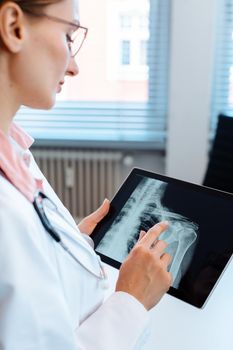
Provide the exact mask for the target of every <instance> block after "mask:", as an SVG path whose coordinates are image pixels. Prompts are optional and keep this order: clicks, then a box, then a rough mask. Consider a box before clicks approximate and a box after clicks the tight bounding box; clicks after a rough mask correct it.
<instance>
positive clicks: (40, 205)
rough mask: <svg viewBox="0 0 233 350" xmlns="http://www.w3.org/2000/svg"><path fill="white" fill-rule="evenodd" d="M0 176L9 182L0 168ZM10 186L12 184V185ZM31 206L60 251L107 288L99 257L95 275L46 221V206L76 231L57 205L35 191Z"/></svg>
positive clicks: (41, 193) (48, 221)
mask: <svg viewBox="0 0 233 350" xmlns="http://www.w3.org/2000/svg"><path fill="white" fill-rule="evenodd" d="M0 175H2V176H3V177H4V178H6V179H7V180H8V181H9V179H8V177H7V176H6V174H5V173H4V171H3V170H2V169H1V168H0ZM10 182H11V181H10ZM11 183H12V182H11ZM12 185H14V184H13V183H12ZM32 204H33V206H34V208H35V210H36V212H37V214H38V216H39V218H40V221H41V223H42V225H43V227H44V228H45V230H46V232H47V233H48V234H49V235H50V236H51V237H52V238H53V240H54V241H55V242H57V243H58V244H59V245H60V246H61V247H62V249H64V250H65V251H66V252H67V253H68V254H69V256H70V257H71V258H72V259H73V260H74V261H75V262H76V263H78V264H79V265H81V266H82V267H83V268H84V269H85V270H87V271H88V272H89V273H90V274H91V275H93V276H95V277H96V278H98V279H99V280H102V281H104V282H105V283H104V284H103V288H108V283H107V280H108V278H107V275H106V272H105V270H104V267H103V265H102V262H101V260H100V257H99V256H97V255H96V258H97V259H98V264H99V267H100V274H97V273H95V272H94V271H92V270H91V269H89V268H88V267H87V266H85V264H83V263H82V261H80V260H79V259H77V257H76V256H75V255H74V254H73V253H72V251H71V250H70V249H69V247H68V246H67V245H66V244H65V243H64V242H63V240H62V239H61V236H60V234H59V233H58V232H57V230H56V228H54V227H53V225H52V224H51V221H50V220H49V219H48V216H47V215H46V206H47V209H49V210H50V211H53V213H56V214H57V215H58V216H59V217H60V218H61V219H62V220H63V221H65V222H66V224H68V225H69V226H70V227H71V228H72V229H73V230H77V228H76V227H74V226H73V225H72V223H71V222H69V220H67V218H66V217H65V216H64V215H63V214H62V213H61V212H60V211H59V210H58V207H57V205H56V204H55V203H54V202H53V201H52V200H51V199H50V198H49V197H48V196H46V194H44V193H43V192H41V191H36V194H35V196H34V201H33V203H32Z"/></svg>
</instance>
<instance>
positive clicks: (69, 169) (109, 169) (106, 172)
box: [32, 148, 123, 221]
mask: <svg viewBox="0 0 233 350" xmlns="http://www.w3.org/2000/svg"><path fill="white" fill-rule="evenodd" d="M32 152H33V155H34V157H35V160H36V162H37V164H38V165H39V167H40V169H41V171H42V172H43V174H44V175H45V177H46V178H47V179H48V181H49V183H50V184H51V186H52V187H53V189H54V190H55V192H56V193H57V195H58V197H59V198H60V199H61V201H62V202H63V204H64V205H65V206H66V207H67V208H68V209H69V211H70V212H71V214H72V216H73V217H74V218H75V219H76V220H77V221H79V220H80V219H81V218H83V217H85V216H86V215H88V214H90V213H91V212H92V211H94V210H96V209H97V208H98V206H99V205H100V204H101V203H102V201H103V199H104V198H109V199H111V198H112V196H113V195H114V194H115V192H116V190H117V189H118V188H119V185H120V182H121V169H122V162H123V154H122V153H121V152H115V151H78V150H72V149H69V150H64V149H57V148H56V149H45V148H44V149H43V148H34V149H33V150H32Z"/></svg>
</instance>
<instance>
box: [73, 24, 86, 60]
mask: <svg viewBox="0 0 233 350" xmlns="http://www.w3.org/2000/svg"><path fill="white" fill-rule="evenodd" d="M86 34H87V31H86V29H85V28H79V29H78V30H76V31H75V32H74V33H73V35H72V41H73V43H72V47H71V51H72V56H75V55H76V54H77V53H78V51H79V50H80V48H81V47H82V44H83V42H84V40H85V38H86Z"/></svg>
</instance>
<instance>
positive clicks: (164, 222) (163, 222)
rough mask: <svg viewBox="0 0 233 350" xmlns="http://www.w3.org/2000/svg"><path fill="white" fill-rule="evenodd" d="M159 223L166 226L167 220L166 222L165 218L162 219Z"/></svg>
mask: <svg viewBox="0 0 233 350" xmlns="http://www.w3.org/2000/svg"><path fill="white" fill-rule="evenodd" d="M160 224H162V225H165V226H168V225H169V222H168V221H167V220H164V221H161V222H160Z"/></svg>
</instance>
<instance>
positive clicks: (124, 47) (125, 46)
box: [121, 40, 130, 65]
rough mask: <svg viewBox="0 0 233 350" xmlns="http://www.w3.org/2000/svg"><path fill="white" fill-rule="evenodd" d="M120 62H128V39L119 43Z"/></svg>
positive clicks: (125, 63) (126, 63)
mask: <svg viewBox="0 0 233 350" xmlns="http://www.w3.org/2000/svg"><path fill="white" fill-rule="evenodd" d="M121 64H123V65H128V64H130V41H129V40H123V41H122V43H121Z"/></svg>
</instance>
